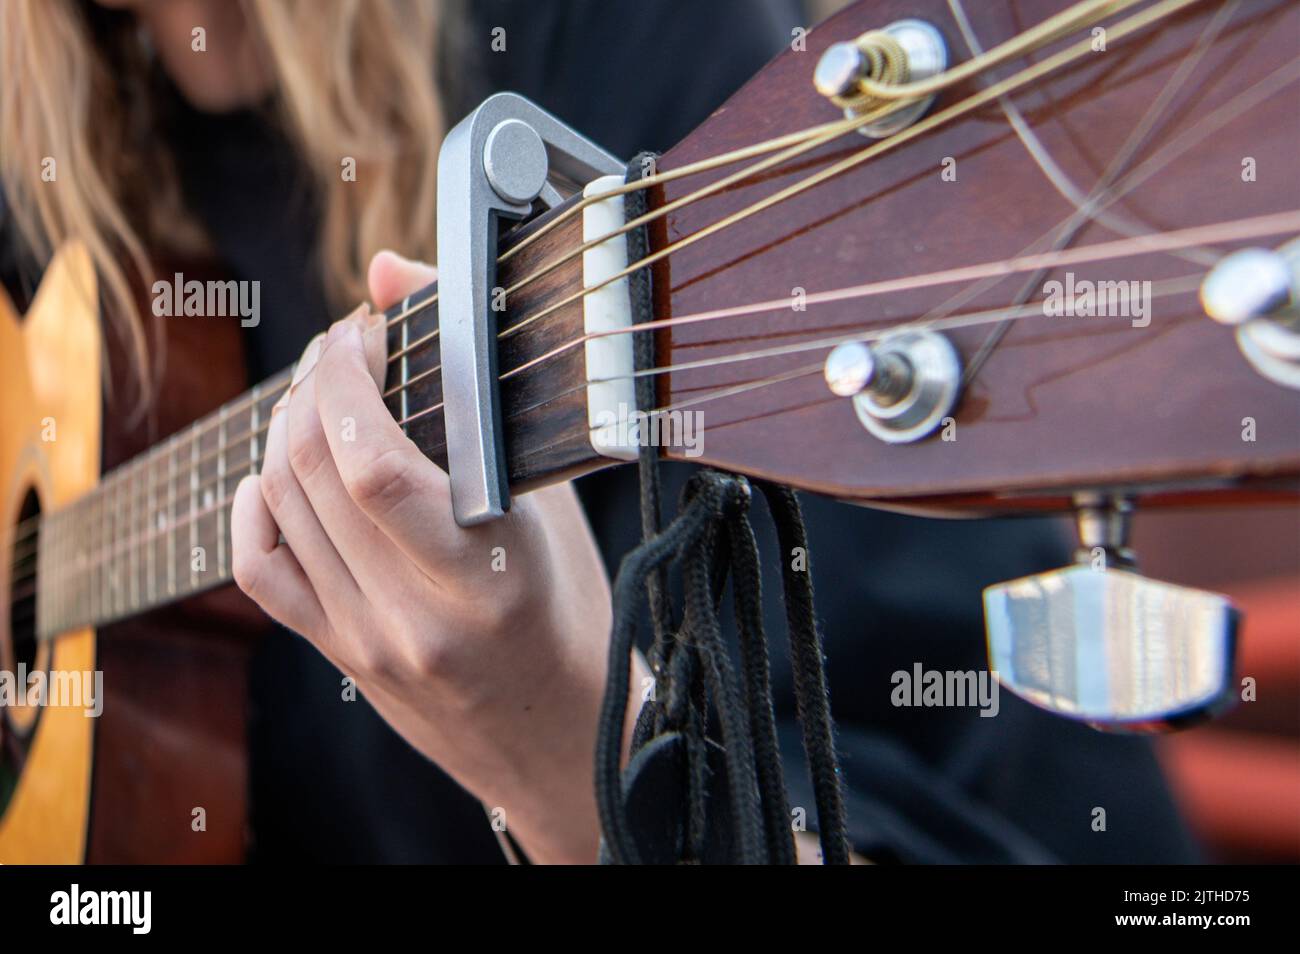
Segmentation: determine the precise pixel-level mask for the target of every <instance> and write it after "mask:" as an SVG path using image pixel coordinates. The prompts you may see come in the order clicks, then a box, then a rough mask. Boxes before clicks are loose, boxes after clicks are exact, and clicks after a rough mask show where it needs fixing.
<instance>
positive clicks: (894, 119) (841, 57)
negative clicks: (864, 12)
mask: <svg viewBox="0 0 1300 954" xmlns="http://www.w3.org/2000/svg"><path fill="white" fill-rule="evenodd" d="M947 68H948V45H947V43H945V42H944V39H943V34H942V33H940V32H939V31H938V30H937V29H936V28H935V27H934V26H933V25H931V24H929V23H927V22H926V21H924V20H916V19H907V20H897V21H895V22H893V23H891V24H889V25H888V26H887V27H885V28H884V29H882V30H872V31H870V32H868V33H864V34H862V35H861V36H860V37H858V38H857V39H855V40H852V41H844V42H839V43H832V44H831V45H830V46H828V47H827V48H826V50H825V51H824V52H823V53H822V55H821V58H820V59H819V60H818V61H817V66H816V68H815V69H814V70H813V87H814V88H815V89H816V90H817V92H819V93H821V94H822V95H823V96H825V97H826V98H827V99H829V100H830V101H831V102H832V103H834V104H835V105H836V106H838V107H840V108H841V109H843V110H844V115H845V117H847V118H852V117H854V116H861V115H864V114H865V113H868V112H871V111H873V110H877V109H880V108H881V107H882V106H884V105H886V104H887V103H888V102H889V101H888V100H884V99H876V98H873V97H871V96H869V95H866V94H864V93H863V91H862V90H861V88H860V84H861V82H862V80H864V79H871V80H874V81H876V82H880V83H889V84H893V85H902V84H905V83H909V82H919V81H921V80H927V79H930V78H931V77H932V76H936V75H938V74H939V73H942V72H943V71H944V70H946V69H947ZM894 102H900V101H897V100H896V101H894ZM933 102H934V96H933V95H931V96H923V97H920V98H918V99H912V100H908V101H906V102H905V103H903V104H902V105H900V106H899V107H898V109H896V110H894V111H892V112H890V113H889V114H888V115H885V116H882V117H881V118H880V119H877V120H874V121H872V122H869V123H867V124H866V125H864V126H862V127H861V128H860V129H859V130H858V132H860V133H862V135H864V136H868V137H870V138H872V139H885V138H887V137H889V136H892V135H893V134H894V133H896V132H898V131H899V130H901V129H906V128H907V127H908V126H910V125H912V123H914V122H916V121H917V120H918V119H920V118H921V117H922V116H924V115H925V111H926V110H927V109H929V108H930V104H931V103H933Z"/></svg>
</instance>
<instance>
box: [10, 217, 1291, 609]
mask: <svg viewBox="0 0 1300 954" xmlns="http://www.w3.org/2000/svg"><path fill="white" fill-rule="evenodd" d="M1294 227H1300V212H1296V213H1280V214H1278V215H1274V216H1268V217H1259V218H1256V219H1248V220H1241V222H1240V223H1224V224H1222V225H1219V226H1212V227H1201V228H1197V229H1191V230H1182V231H1181V232H1177V233H1168V234H1166V235H1165V236H1160V237H1154V238H1153V237H1149V236H1143V237H1140V238H1139V239H1136V240H1133V239H1124V240H1119V241H1117V242H1111V243H1103V245H1100V246H1088V247H1084V248H1080V249H1074V250H1070V251H1068V252H1065V253H1058V254H1057V255H1056V256H1055V259H1056V261H1055V263H1056V264H1077V263H1080V262H1084V261H1097V260H1101V259H1103V258H1114V257H1119V256H1121V255H1123V254H1125V253H1126V252H1127V250H1128V248H1129V247H1132V246H1138V247H1139V248H1138V251H1140V252H1156V251H1167V250H1168V249H1170V248H1174V247H1190V246H1192V245H1194V244H1195V243H1197V242H1201V241H1206V240H1215V239H1221V240H1231V239H1236V238H1242V237H1247V236H1254V235H1259V234H1275V233H1276V232H1277V231H1279V230H1289V229H1291V228H1294ZM1098 249H1101V250H1102V254H1096V253H1097V250H1098ZM1046 257H1047V256H1043V255H1039V256H1026V257H1025V258H1024V259H1023V260H1020V261H1013V262H1010V263H1009V265H1004V264H1002V263H989V264H988V265H986V266H973V267H971V268H975V269H979V270H980V272H981V273H982V274H988V273H990V271H993V270H1002V269H1007V268H1014V269H1015V270H1019V271H1024V270H1028V269H1030V268H1038V267H1043V266H1044V264H1045V263H1044V259H1045V258H1046ZM968 271H969V268H968V269H963V270H954V271H950V272H948V273H935V277H934V282H935V283H938V282H952V281H959V280H965V279H967V278H969V277H970V275H969V274H963V273H964V272H968ZM1200 280H1201V276H1200V275H1190V276H1184V277H1183V278H1180V279H1172V280H1165V281H1162V282H1158V283H1155V287H1154V288H1153V292H1152V297H1153V298H1160V297H1165V296H1167V295H1170V294H1181V293H1186V292H1190V291H1194V290H1195V289H1196V288H1197V287H1199V282H1200ZM898 290H904V289H902V288H900V287H898V285H897V283H874V285H870V286H855V287H851V288H847V289H841V290H838V291H836V292H832V293H821V294H819V295H816V296H813V297H810V298H809V301H808V303H809V304H823V303H827V302H830V301H839V300H845V299H847V298H852V297H862V296H864V295H868V294H884V293H889V292H893V291H898ZM764 305H765V306H769V307H771V308H776V307H780V308H785V307H788V302H787V301H785V300H779V301H774V302H771V303H764ZM1043 305H1044V303H1043V302H1039V303H1036V304H1035V305H1033V306H1022V307H1021V308H1020V309H1019V310H1018V311H1016V312H1015V313H1011V314H1009V313H1008V312H1007V309H1006V308H997V309H989V310H987V311H983V312H977V313H974V314H966V315H959V316H952V317H950V318H946V319H937V320H930V319H924V318H923V319H918V320H917V321H914V322H911V323H909V324H905V325H904V326H902V327H927V328H941V329H945V330H946V329H951V328H960V327H970V326H973V325H978V324H986V323H989V322H995V321H1000V320H1008V319H1010V320H1018V319H1020V318H1024V317H1028V316H1030V315H1036V314H1037V315H1042V314H1045V310H1044V308H1043ZM736 314H738V312H736V311H735V310H734V309H724V310H722V311H721V312H716V313H707V314H701V315H697V316H682V317H681V318H677V319H664V320H663V321H662V322H660V323H659V324H673V323H682V322H683V321H690V320H700V319H705V318H707V319H710V320H712V319H716V318H719V317H734V316H735V315H736ZM899 327H900V326H898V325H892V326H889V327H885V328H880V327H872V328H862V329H857V330H855V331H852V332H848V333H842V334H840V335H838V336H835V337H833V338H826V339H817V340H814V341H801V342H798V343H796V344H794V345H788V346H780V347H775V348H766V349H759V350H756V351H751V352H746V353H740V354H733V355H728V356H724V357H722V358H715V359H705V360H701V361H696V362H686V363H681V364H675V365H672V366H668V367H662V368H652V369H646V370H643V371H640V372H636V373H635V374H634V375H631V376H634V377H635V376H642V375H647V374H656V375H657V374H662V373H668V372H672V371H682V370H689V369H695V368H704V367H715V366H719V365H723V364H729V363H735V362H738V361H742V360H750V359H756V358H765V357H774V356H780V355H784V354H793V353H798V352H801V351H807V350H813V349H816V348H829V347H833V346H834V345H835V344H838V343H840V342H842V341H848V340H872V339H875V338H877V337H879V336H881V335H883V334H888V333H895V332H897V331H898V330H899ZM611 333H615V332H611ZM820 366H821V365H820V363H819V364H818V365H813V366H808V367H807V368H801V369H797V371H796V372H795V373H794V374H793V376H802V375H804V374H807V373H811V371H813V370H816V369H817V368H819V367H820ZM520 370H522V369H513V370H512V372H510V373H512V374H513V373H518V371H520ZM791 376H792V374H791V373H790V372H781V373H780V374H777V375H774V376H771V377H769V378H764V379H760V380H758V381H755V382H745V383H743V384H741V385H739V391H744V390H750V389H753V388H756V387H762V386H765V385H766V384H770V383H776V382H779V381H782V380H787V379H789V378H790V377H791ZM623 377H627V376H623ZM616 379H617V377H616V376H611V377H608V378H602V379H594V381H593V382H592V383H600V382H601V381H612V380H616ZM584 386H585V385H584ZM577 389H578V388H575V389H573V390H577ZM737 391H738V389H737V387H734V386H728V387H724V388H721V389H718V390H715V391H710V392H709V393H708V394H706V395H704V396H701V397H696V398H691V399H688V400H686V401H684V402H679V403H677V404H673V405H670V406H668V407H665V408H657V409H654V410H652V411H651V412H648V413H650V414H663V413H667V412H669V411H672V410H677V409H681V408H683V407H687V406H692V405H694V404H698V403H701V402H703V401H708V400H714V399H716V398H718V397H721V396H725V395H728V394H733V393H737ZM553 399H554V397H552V398H549V399H547V400H553ZM542 403H543V404H544V403H546V402H545V401H544V402H542ZM260 458H261V452H259V455H258V457H257V458H255V459H253V460H251V461H249V462H246V463H245V464H243V465H240V466H238V467H237V468H236V470H235V472H233V473H226V474H224V475H219V476H218V477H217V478H215V480H221V479H227V480H237V479H239V478H242V477H243V476H244V475H245V473H252V472H254V470H255V468H256V466H257V464H258V463H259V462H260ZM246 468H247V469H246ZM212 482H213V481H208V482H207V484H210V483H212ZM205 486H206V484H205V485H201V486H199V487H193V486H192V487H191V496H192V497H193V496H194V495H195V494H196V493H197V491H198V490H200V489H204V487H205ZM170 495H171V494H169V496H170ZM230 499H231V498H230V497H229V496H225V495H223V496H221V498H220V499H218V500H216V501H215V502H214V503H212V504H209V505H206V506H205V507H204V508H203V509H200V510H193V509H189V508H187V509H188V514H187V516H186V517H184V518H182V519H179V520H176V521H173V522H172V523H170V524H169V526H168V527H167V528H165V529H161V528H160V529H159V530H157V531H154V532H150V533H146V534H144V535H143V537H142V536H141V535H140V534H134V535H133V536H130V537H128V538H126V539H125V540H122V541H119V542H117V543H115V544H112V545H110V547H109V548H108V549H107V550H106V551H104V555H103V556H102V557H101V558H97V559H96V560H95V561H92V565H93V564H94V563H97V562H101V560H104V559H112V558H114V557H115V556H116V555H117V554H118V553H119V552H123V551H128V550H130V549H134V548H136V547H138V546H139V543H140V541H141V539H142V538H143V539H147V540H150V541H155V540H156V539H157V538H158V537H160V536H162V535H163V534H165V533H166V534H174V533H175V529H176V528H177V527H180V526H184V525H186V524H188V523H189V522H192V521H193V520H194V519H200V518H202V517H203V516H206V515H208V514H210V513H213V512H215V511H216V510H219V509H221V508H222V507H224V506H226V505H227V504H228V503H229V501H230ZM78 572H84V567H78ZM56 578H57V577H56ZM23 579H25V577H20V578H16V579H15V583H18V582H21V581H22V580H23Z"/></svg>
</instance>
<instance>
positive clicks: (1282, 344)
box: [1201, 239, 1300, 389]
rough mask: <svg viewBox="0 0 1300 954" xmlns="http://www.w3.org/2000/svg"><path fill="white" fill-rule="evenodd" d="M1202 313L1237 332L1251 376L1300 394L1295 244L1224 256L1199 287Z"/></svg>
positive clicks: (1298, 249) (1299, 264)
mask: <svg viewBox="0 0 1300 954" xmlns="http://www.w3.org/2000/svg"><path fill="white" fill-rule="evenodd" d="M1201 307H1202V308H1204V309H1205V313H1206V314H1207V315H1209V316H1210V317H1211V318H1213V319H1214V320H1215V321H1217V322H1219V323H1220V324H1224V325H1228V326H1230V327H1233V328H1235V329H1236V334H1237V347H1239V348H1240V349H1241V353H1242V354H1243V355H1245V356H1246V360H1248V361H1249V362H1250V363H1251V365H1252V366H1253V367H1254V368H1255V370H1256V371H1258V372H1259V373H1260V374H1262V375H1263V376H1264V377H1266V378H1268V379H1269V380H1270V381H1272V382H1273V383H1274V384H1280V385H1283V386H1284V387H1289V388H1297V389H1300V239H1298V240H1295V241H1292V242H1288V243H1287V244H1285V245H1283V246H1282V247H1281V248H1278V249H1264V248H1244V249H1240V250H1238V251H1236V252H1232V253H1230V254H1228V255H1225V256H1224V257H1223V258H1221V259H1220V260H1219V261H1218V263H1217V264H1215V266H1214V267H1213V268H1212V269H1210V271H1209V272H1208V273H1206V276H1205V279H1204V281H1202V282H1201Z"/></svg>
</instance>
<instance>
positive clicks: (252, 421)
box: [248, 384, 262, 474]
mask: <svg viewBox="0 0 1300 954" xmlns="http://www.w3.org/2000/svg"><path fill="white" fill-rule="evenodd" d="M261 391H262V386H261V385H260V384H256V385H254V386H253V407H252V411H251V412H250V413H249V416H248V459H249V461H250V462H251V463H252V465H253V469H252V471H251V472H252V473H254V474H255V473H257V457H258V453H257V450H258V446H257V445H258V440H257V435H258V431H259V429H260V428H261V424H262V421H261V410H262V405H261Z"/></svg>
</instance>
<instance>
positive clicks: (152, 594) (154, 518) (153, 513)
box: [145, 455, 158, 604]
mask: <svg viewBox="0 0 1300 954" xmlns="http://www.w3.org/2000/svg"><path fill="white" fill-rule="evenodd" d="M150 456H152V455H150ZM156 466H157V461H154V460H150V461H149V466H148V467H147V468H146V473H147V474H148V476H147V477H146V480H147V481H148V483H149V486H148V488H147V490H146V493H147V494H148V501H149V502H148V509H149V522H148V530H149V532H150V533H152V532H153V531H154V530H155V529H157V527H158V513H157V511H158V492H157V488H155V487H154V485H153V472H154V469H155V468H156ZM145 562H146V563H148V565H149V582H148V583H147V588H148V590H149V602H150V604H152V603H153V602H154V601H155V600H156V599H157V598H158V566H157V564H158V558H157V547H155V546H154V544H153V538H152V536H150V537H149V552H148V553H146V554H145Z"/></svg>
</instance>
